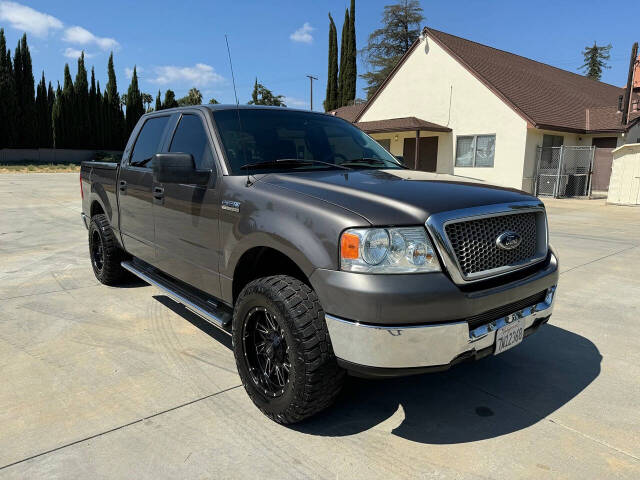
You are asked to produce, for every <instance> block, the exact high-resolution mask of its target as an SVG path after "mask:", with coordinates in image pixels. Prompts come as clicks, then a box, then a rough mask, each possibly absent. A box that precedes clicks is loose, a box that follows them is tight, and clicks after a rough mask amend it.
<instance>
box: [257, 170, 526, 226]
mask: <svg viewBox="0 0 640 480" xmlns="http://www.w3.org/2000/svg"><path fill="white" fill-rule="evenodd" d="M260 182H265V183H269V184H271V185H274V186H277V187H280V188H284V189H288V190H291V191H295V192H298V193H301V194H304V195H309V196H312V197H314V198H318V199H321V200H324V201H326V202H329V203H332V204H334V205H339V206H341V207H343V208H345V209H347V210H350V211H352V212H355V213H357V214H359V215H361V216H362V217H364V218H365V219H366V220H367V221H369V222H370V223H371V224H372V225H385V226H386V225H416V224H422V223H424V222H425V221H426V219H427V218H428V217H429V215H431V214H433V213H439V212H443V211H448V210H457V209H460V208H467V207H476V206H481V205H491V204H496V203H507V202H521V201H530V200H535V198H534V197H532V196H531V195H528V194H526V193H524V192H522V191H519V190H515V189H509V188H502V187H495V186H491V185H487V184H486V183H484V182H483V181H482V180H478V179H473V178H468V177H460V176H455V175H445V174H436V173H429V172H419V171H415V170H395V169H393V170H391V169H388V170H353V171H347V170H340V171H335V170H331V171H315V172H295V173H293V172H292V173H277V174H276V173H272V174H267V175H265V176H264V177H262V178H261V180H260Z"/></svg>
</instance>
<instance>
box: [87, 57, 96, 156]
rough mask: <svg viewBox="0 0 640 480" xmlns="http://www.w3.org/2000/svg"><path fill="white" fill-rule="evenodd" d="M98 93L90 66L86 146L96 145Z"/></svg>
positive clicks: (92, 69) (93, 72)
mask: <svg viewBox="0 0 640 480" xmlns="http://www.w3.org/2000/svg"><path fill="white" fill-rule="evenodd" d="M97 99H98V94H97V92H96V74H95V70H94V68H93V67H91V84H90V85H89V108H88V114H89V134H88V136H87V142H88V146H89V147H90V148H96V147H97V143H98V142H97V139H96V130H97V126H98V105H97V103H96V102H97Z"/></svg>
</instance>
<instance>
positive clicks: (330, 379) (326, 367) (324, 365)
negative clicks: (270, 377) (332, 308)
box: [232, 275, 345, 424]
mask: <svg viewBox="0 0 640 480" xmlns="http://www.w3.org/2000/svg"><path fill="white" fill-rule="evenodd" d="M256 308H267V309H269V310H271V311H273V312H274V313H275V316H276V321H277V322H278V323H279V325H280V327H282V331H283V332H284V338H285V340H286V343H287V346H288V347H289V350H288V352H289V353H288V358H289V360H290V363H291V370H290V372H289V377H288V382H287V384H286V386H285V387H284V392H283V393H282V394H281V395H280V396H278V397H277V398H272V397H270V396H269V395H267V394H266V392H263V391H262V390H260V387H259V385H257V384H256V382H255V380H254V378H253V377H252V375H251V374H250V373H249V363H248V361H247V360H246V359H245V356H246V353H247V352H246V351H245V341H243V332H244V331H245V323H246V322H247V319H248V317H249V313H250V312H251V311H252V310H255V309H256ZM232 338H233V352H234V355H235V359H236V365H237V367H238V373H239V374H240V378H241V379H242V384H243V385H244V388H245V390H246V391H247V393H248V395H249V397H250V398H251V400H252V401H253V403H254V404H255V405H256V406H257V407H258V408H259V409H260V410H261V411H262V412H263V413H264V414H265V415H266V416H267V417H269V418H271V419H272V420H274V421H276V422H278V423H281V424H291V423H296V422H299V421H301V420H303V419H305V418H307V417H310V416H312V415H314V414H316V413H318V412H320V411H321V410H324V409H325V408H327V407H329V406H330V405H331V404H332V403H333V402H334V400H335V399H336V397H337V396H338V394H339V393H340V390H341V388H342V384H343V381H344V376H345V372H344V370H343V369H341V368H340V367H339V366H338V364H337V362H336V358H335V356H334V354H333V349H332V347H331V341H330V338H329V333H328V331H327V325H326V322H325V318H324V311H323V309H322V307H321V306H320V302H319V301H318V297H317V296H316V294H315V292H314V291H313V290H312V289H311V288H310V287H309V286H308V285H306V284H305V283H303V282H301V281H300V280H297V279H295V278H293V277H290V276H286V275H277V276H272V277H264V278H259V279H257V280H254V281H252V282H251V283H249V284H248V285H247V286H246V287H245V288H244V289H243V290H242V292H241V293H240V295H239V296H238V300H237V302H236V306H235V309H234V314H233V336H232ZM247 350H248V349H247Z"/></svg>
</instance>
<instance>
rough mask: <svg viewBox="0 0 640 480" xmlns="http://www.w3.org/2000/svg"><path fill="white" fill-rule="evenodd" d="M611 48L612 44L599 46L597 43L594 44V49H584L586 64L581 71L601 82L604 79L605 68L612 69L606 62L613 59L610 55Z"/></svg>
mask: <svg viewBox="0 0 640 480" xmlns="http://www.w3.org/2000/svg"><path fill="white" fill-rule="evenodd" d="M611 48H612V46H611V44H609V45H604V46H598V45H597V44H596V42H593V46H592V47H584V50H583V51H582V55H583V56H584V64H583V65H582V66H581V67H580V69H581V70H582V71H583V72H584V74H585V76H586V77H589V78H592V79H594V80H600V79H601V78H602V70H604V69H605V68H611V67H610V66H608V65H607V62H606V61H607V60H609V59H610V58H611V55H610V54H609V51H610V50H611Z"/></svg>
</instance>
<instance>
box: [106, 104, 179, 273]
mask: <svg viewBox="0 0 640 480" xmlns="http://www.w3.org/2000/svg"><path fill="white" fill-rule="evenodd" d="M169 118H170V117H169V116H168V115H165V116H161V117H151V118H149V119H147V120H146V121H145V123H144V125H143V126H142V128H141V129H140V132H139V134H138V137H137V138H136V141H135V143H134V146H133V151H132V152H131V155H130V156H129V158H128V159H124V161H123V162H122V167H121V169H120V175H119V176H118V185H117V188H118V203H119V208H120V232H121V233H122V241H123V243H124V248H125V249H126V250H127V252H129V253H130V254H132V255H133V256H135V257H138V258H140V259H141V260H144V261H145V262H148V263H153V261H154V259H155V245H154V240H155V239H154V226H153V203H152V199H153V196H152V189H153V173H152V171H151V161H152V158H153V156H154V155H155V154H156V153H157V152H158V151H159V149H160V143H161V142H162V138H163V136H164V131H165V128H166V126H167V123H168V120H169Z"/></svg>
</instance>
